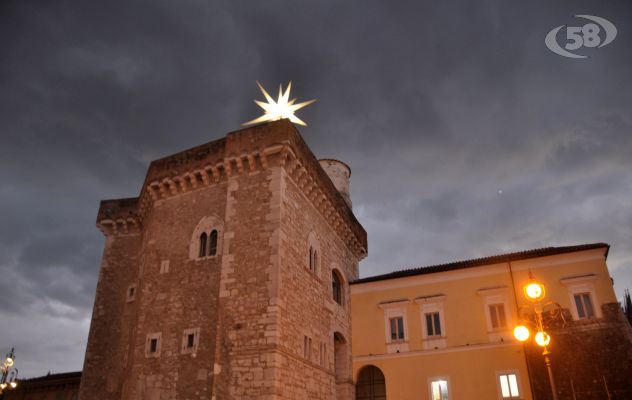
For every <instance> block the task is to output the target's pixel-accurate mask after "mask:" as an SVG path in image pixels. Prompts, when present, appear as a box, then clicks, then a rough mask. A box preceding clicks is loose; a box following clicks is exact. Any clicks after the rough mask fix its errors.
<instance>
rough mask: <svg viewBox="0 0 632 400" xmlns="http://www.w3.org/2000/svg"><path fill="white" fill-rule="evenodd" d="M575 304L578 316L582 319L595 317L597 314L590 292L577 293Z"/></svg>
mask: <svg viewBox="0 0 632 400" xmlns="http://www.w3.org/2000/svg"><path fill="white" fill-rule="evenodd" d="M575 306H576V307H577V316H578V317H579V318H580V319H583V318H593V317H594V316H595V312H594V310H593V304H592V300H591V299H590V294H589V293H579V294H576V295H575Z"/></svg>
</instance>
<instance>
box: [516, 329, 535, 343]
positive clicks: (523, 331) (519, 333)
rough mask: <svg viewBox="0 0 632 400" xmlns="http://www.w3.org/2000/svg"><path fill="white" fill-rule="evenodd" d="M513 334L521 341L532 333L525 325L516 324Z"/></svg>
mask: <svg viewBox="0 0 632 400" xmlns="http://www.w3.org/2000/svg"><path fill="white" fill-rule="evenodd" d="M513 334H514V337H515V338H516V340H518V341H519V342H524V341H526V340H527V339H529V336H530V335H531V334H530V333H529V329H528V328H527V327H526V326H524V325H518V326H516V327H515V328H514V331H513Z"/></svg>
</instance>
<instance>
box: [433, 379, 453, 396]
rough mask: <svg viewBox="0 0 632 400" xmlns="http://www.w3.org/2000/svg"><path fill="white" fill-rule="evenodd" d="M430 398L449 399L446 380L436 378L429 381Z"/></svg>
mask: <svg viewBox="0 0 632 400" xmlns="http://www.w3.org/2000/svg"><path fill="white" fill-rule="evenodd" d="M430 394H431V396H432V397H431V400H449V398H448V381H445V380H443V379H438V380H436V381H432V382H430Z"/></svg>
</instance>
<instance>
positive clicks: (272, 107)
mask: <svg viewBox="0 0 632 400" xmlns="http://www.w3.org/2000/svg"><path fill="white" fill-rule="evenodd" d="M257 85H258V86H259V89H261V93H263V95H264V96H265V98H266V100H267V101H268V102H267V103H264V102H263V101H259V100H255V103H257V105H258V106H259V107H261V108H263V110H264V111H265V114H263V115H262V116H260V117H259V118H256V119H253V120H252V121H248V122H245V123H244V125H252V124H258V123H260V122H267V121H277V120H279V119H284V118H287V119H289V120H290V121H291V122H293V123H295V124H299V125H303V126H307V124H306V123H305V122H303V121H301V119H300V118H298V117H297V116H296V115H294V112H296V111H297V110H300V109H301V108H303V107H305V106H308V105H310V104H312V103H313V102H315V101H316V100H315V99H314V100H309V101H304V102H302V103H298V104H294V102H295V101H296V99H292V100H290V89H291V88H292V82H290V83H288V85H287V89H285V92H284V91H283V86H282V85H279V98H278V99H277V101H274V99H273V98H272V97H271V96H270V95H269V94H268V92H266V90H265V89H264V88H263V86H261V84H260V83H259V82H257Z"/></svg>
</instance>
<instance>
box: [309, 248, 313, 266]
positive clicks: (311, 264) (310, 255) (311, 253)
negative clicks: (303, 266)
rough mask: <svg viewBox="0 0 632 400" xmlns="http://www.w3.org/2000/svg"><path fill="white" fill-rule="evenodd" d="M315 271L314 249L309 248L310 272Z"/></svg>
mask: <svg viewBox="0 0 632 400" xmlns="http://www.w3.org/2000/svg"><path fill="white" fill-rule="evenodd" d="M313 269H314V248H313V247H312V246H309V270H310V271H311V270H313Z"/></svg>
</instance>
